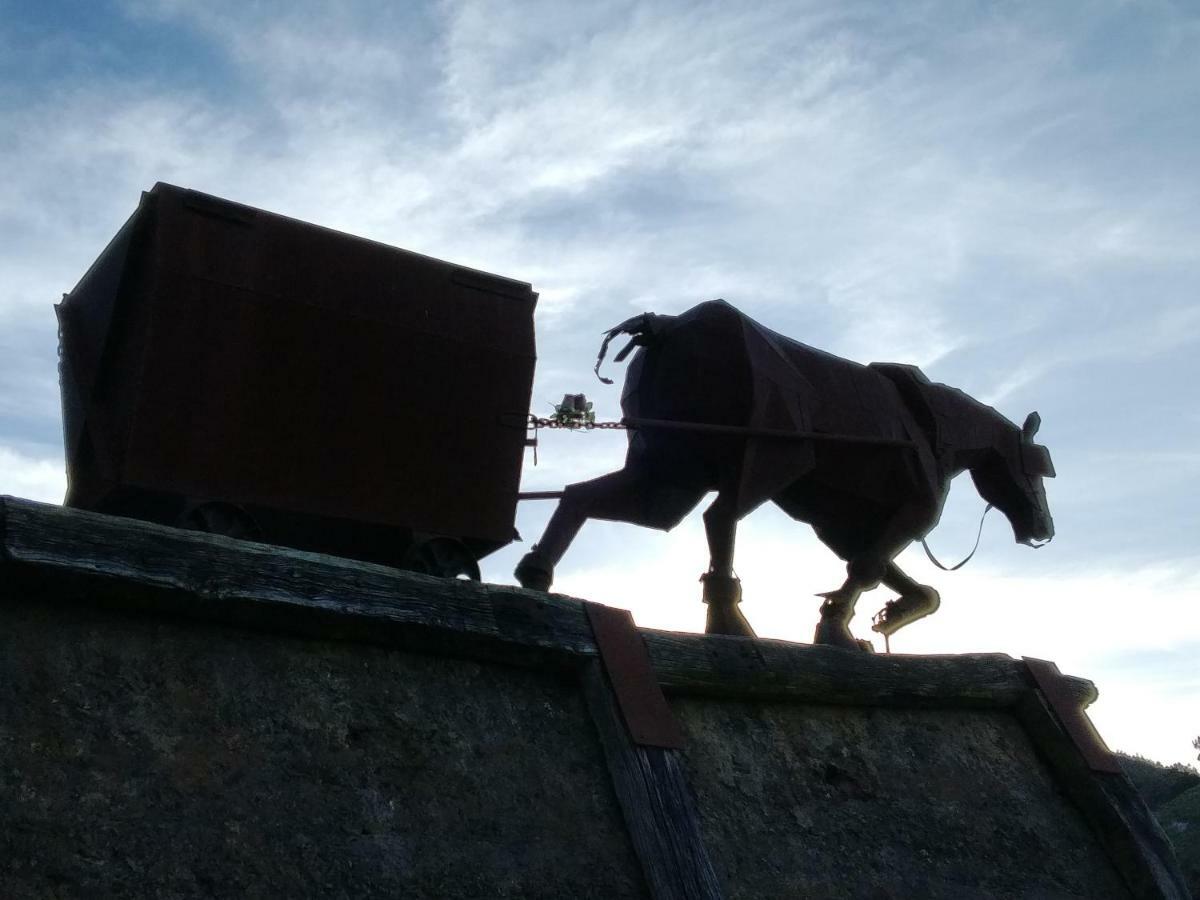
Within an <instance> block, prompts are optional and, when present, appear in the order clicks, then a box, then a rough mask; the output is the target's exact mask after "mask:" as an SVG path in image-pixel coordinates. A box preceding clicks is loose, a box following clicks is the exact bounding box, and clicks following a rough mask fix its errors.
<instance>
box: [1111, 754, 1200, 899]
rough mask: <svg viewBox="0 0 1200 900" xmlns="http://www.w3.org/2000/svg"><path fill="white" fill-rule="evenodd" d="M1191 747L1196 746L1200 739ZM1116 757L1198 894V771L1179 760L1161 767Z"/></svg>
mask: <svg viewBox="0 0 1200 900" xmlns="http://www.w3.org/2000/svg"><path fill="white" fill-rule="evenodd" d="M1192 746H1194V747H1196V748H1197V749H1200V738H1196V740H1195V741H1193V742H1192ZM1117 758H1118V759H1119V760H1120V762H1121V768H1122V769H1123V770H1124V771H1125V774H1126V775H1128V776H1129V780H1130V781H1132V782H1133V784H1134V786H1135V787H1136V788H1137V789H1138V791H1139V792H1140V793H1141V795H1142V797H1143V798H1145V800H1146V805H1147V806H1149V807H1150V809H1151V810H1152V811H1153V812H1154V817H1155V818H1156V819H1158V824H1159V825H1161V826H1162V829H1163V831H1164V832H1166V835H1167V837H1168V838H1170V840H1171V844H1172V845H1173V846H1174V848H1175V857H1176V859H1178V860H1179V865H1180V868H1182V869H1183V873H1184V877H1185V878H1187V881H1188V886H1189V887H1190V888H1191V890H1192V894H1193V895H1194V896H1196V897H1200V772H1197V771H1196V770H1195V769H1194V768H1192V767H1191V766H1185V765H1183V764H1182V763H1175V764H1174V765H1171V766H1164V765H1163V764H1162V763H1157V762H1154V761H1153V760H1150V759H1146V758H1145V757H1144V756H1128V755H1126V754H1124V753H1118V754H1117Z"/></svg>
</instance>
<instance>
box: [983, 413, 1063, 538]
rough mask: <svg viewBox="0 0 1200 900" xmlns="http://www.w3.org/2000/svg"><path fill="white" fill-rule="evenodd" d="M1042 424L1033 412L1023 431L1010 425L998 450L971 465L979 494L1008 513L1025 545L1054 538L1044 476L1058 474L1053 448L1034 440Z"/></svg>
mask: <svg viewBox="0 0 1200 900" xmlns="http://www.w3.org/2000/svg"><path fill="white" fill-rule="evenodd" d="M1041 424H1042V418H1041V416H1039V415H1038V414H1037V413H1035V412H1032V413H1030V414H1029V416H1028V417H1027V418H1026V419H1025V425H1024V426H1023V427H1022V428H1021V429H1020V431H1017V429H1016V427H1015V426H1012V425H1008V426H1006V427H1005V428H1004V430H1003V432H1004V433H1003V437H1002V439H1001V440H1000V441H998V442H997V446H996V447H995V448H994V452H991V453H988V454H987V455H986V458H985V459H983V460H981V461H980V463H979V464H978V465H976V466H973V467H972V468H971V478H972V479H973V480H974V481H975V487H976V489H978V491H979V495H980V496H981V497H983V499H984V500H986V501H988V503H990V504H992V505H993V506H995V507H996V508H997V509H998V510H1000V511H1001V512H1002V513H1004V515H1005V517H1006V518H1007V519H1008V521H1009V523H1010V524H1011V525H1012V529H1013V535H1014V537H1016V539H1017V542H1018V543H1021V544H1030V545H1035V542H1038V541H1041V542H1044V541H1049V540H1050V539H1051V538H1052V537H1054V520H1053V519H1052V518H1050V506H1049V504H1048V503H1047V502H1046V489H1045V487H1044V486H1043V484H1042V479H1043V478H1053V477H1054V464H1053V463H1052V462H1051V461H1050V451H1049V450H1047V449H1046V448H1045V447H1044V446H1043V445H1041V444H1036V443H1034V441H1033V436H1034V435H1035V434H1037V430H1038V427H1039V426H1040V425H1041Z"/></svg>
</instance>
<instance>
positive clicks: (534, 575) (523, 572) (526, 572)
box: [513, 551, 554, 592]
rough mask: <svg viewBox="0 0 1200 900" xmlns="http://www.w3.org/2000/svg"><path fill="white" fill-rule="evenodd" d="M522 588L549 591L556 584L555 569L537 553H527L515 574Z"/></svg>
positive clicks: (518, 564)
mask: <svg viewBox="0 0 1200 900" xmlns="http://www.w3.org/2000/svg"><path fill="white" fill-rule="evenodd" d="M513 575H514V576H515V577H516V579H517V581H518V582H520V584H521V587H523V588H525V589H527V590H530V591H543V592H545V591H548V590H550V585H551V584H553V583H554V568H553V566H550V565H548V564H547V563H546V562H545V560H543V559H542V558H541V557H539V556H538V555H537V551H530V552H529V553H526V554H525V555H524V556H523V557H522V558H521V561H520V562H519V563H517V568H516V570H515V571H514V572H513Z"/></svg>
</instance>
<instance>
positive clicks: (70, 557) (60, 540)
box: [0, 497, 1094, 708]
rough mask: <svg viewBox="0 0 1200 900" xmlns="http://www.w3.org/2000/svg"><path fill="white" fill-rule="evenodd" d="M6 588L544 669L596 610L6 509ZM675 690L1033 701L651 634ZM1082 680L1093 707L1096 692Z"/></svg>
mask: <svg viewBox="0 0 1200 900" xmlns="http://www.w3.org/2000/svg"><path fill="white" fill-rule="evenodd" d="M0 522H3V523H4V524H3V525H0V527H2V528H3V536H2V538H0V560H2V564H3V573H2V575H0V578H3V579H6V580H7V579H14V580H17V581H19V582H20V583H23V584H24V585H26V586H28V587H33V588H37V589H38V592H39V593H40V592H43V591H47V590H57V591H60V592H61V591H67V592H68V593H69V595H70V596H71V597H73V598H74V599H76V600H78V601H80V602H88V603H94V604H97V605H104V606H108V607H115V608H124V609H129V610H137V611H141V612H154V613H159V614H166V615H182V616H186V617H190V618H195V619H202V620H208V621H214V622H225V623H229V624H234V625H242V626H251V627H256V628H262V629H267V630H271V631H277V632H283V633H295V634H302V635H306V636H311V637H325V638H331V639H337V640H352V641H365V642H370V643H382V644H388V645H403V646H409V647H412V648H414V649H426V650H430V651H433V652H439V653H462V654H465V655H468V656H484V657H489V658H502V659H508V660H510V661H512V662H515V663H517V664H525V663H527V664H530V665H542V664H544V662H545V661H546V660H547V659H549V658H559V659H561V660H562V661H563V662H565V663H568V664H569V662H570V660H572V659H576V660H578V659H580V658H583V659H591V658H594V657H595V656H596V654H597V650H596V644H595V641H594V639H593V637H592V632H591V629H590V626H589V623H588V619H587V615H586V614H585V611H584V601H582V600H577V599H575V598H573V597H566V596H563V595H559V594H549V595H547V594H540V593H535V592H532V591H526V590H523V589H521V588H518V587H511V586H506V585H494V584H478V583H474V582H467V581H457V580H450V579H442V578H433V577H429V576H424V575H419V574H416V573H413V572H406V571H402V570H399V569H392V568H389V567H386V566H381V565H375V564H372V563H365V562H358V561H355V560H347V559H341V558H338V557H333V556H326V555H323V554H317V553H306V552H303V551H299V550H292V549H289V548H286V547H278V546H274V545H268V544H259V543H254V542H249V541H239V540H234V539H232V538H226V537H222V536H218V535H208V534H202V533H198V532H191V531H183V530H180V529H176V528H170V527H167V526H163V525H157V524H153V523H150V522H143V521H140V520H136V519H126V518H120V517H115V516H107V515H102V514H99V513H93V512H87V511H84V510H78V509H70V508H66V507H61V506H54V505H50V504H44V503H37V502H34V501H30V500H23V499H19V498H15V497H0ZM641 633H642V635H643V637H644V639H645V641H646V645H647V649H648V651H649V654H650V658H651V661H652V663H653V666H654V669H655V671H656V673H657V675H658V678H659V681H660V683H661V684H662V686H663V688H664V689H665V690H666V691H667V692H668V693H673V694H716V695H728V696H746V697H758V698H764V699H765V698H770V697H777V698H780V699H788V700H791V701H793V702H796V701H799V702H813V703H835V704H847V705H882V706H911V705H916V706H966V707H983V708H989V707H990V708H1010V707H1013V706H1014V705H1015V704H1016V703H1017V702H1018V701H1019V700H1020V698H1021V697H1022V696H1023V695H1024V694H1025V693H1027V692H1028V691H1029V690H1031V689H1032V688H1033V681H1032V679H1031V678H1030V675H1029V672H1028V670H1027V668H1026V666H1025V664H1024V663H1023V662H1022V661H1020V660H1017V659H1013V658H1012V657H1010V656H1007V655H1005V654H1000V653H989V654H960V655H946V656H909V655H901V654H892V655H883V654H878V655H876V654H868V653H855V652H849V651H844V650H840V649H834V648H829V647H821V646H813V645H810V644H798V643H790V642H787V641H775V640H763V639H747V638H736V637H724V636H716V635H702V634H687V633H680V632H670V631H657V630H651V629H641ZM1068 680H1069V681H1073V682H1075V683H1076V686H1077V691H1078V693H1079V695H1080V696H1081V697H1083V696H1085V695H1087V694H1088V693H1089V692H1090V691H1094V687H1093V686H1092V684H1091V682H1089V681H1087V680H1086V679H1068Z"/></svg>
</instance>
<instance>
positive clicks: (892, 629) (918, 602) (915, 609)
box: [871, 588, 942, 637]
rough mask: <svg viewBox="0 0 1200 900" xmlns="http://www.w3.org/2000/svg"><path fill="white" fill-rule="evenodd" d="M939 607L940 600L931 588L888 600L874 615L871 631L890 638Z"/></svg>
mask: <svg viewBox="0 0 1200 900" xmlns="http://www.w3.org/2000/svg"><path fill="white" fill-rule="evenodd" d="M941 605H942V598H941V596H940V595H939V594H938V592H937V591H935V590H934V589H933V588H923V589H922V590H920V591H914V592H912V593H911V594H904V595H902V596H900V597H897V598H896V599H895V600H889V601H888V602H887V603H886V604H884V607H883V609H881V610H880V611H879V612H877V613H875V617H874V619H873V620H872V624H871V630H872V631H876V632H878V633H879V634H882V635H884V636H885V637H890V636H891V635H893V634H895V633H896V632H897V631H899V630H900V629H901V628H903V627H904V626H905V625H911V624H912V623H913V622H915V621H917V620H918V619H923V618H925V617H926V616H928V615H932V614H933V613H935V612H937V610H938V607H939V606H941Z"/></svg>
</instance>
